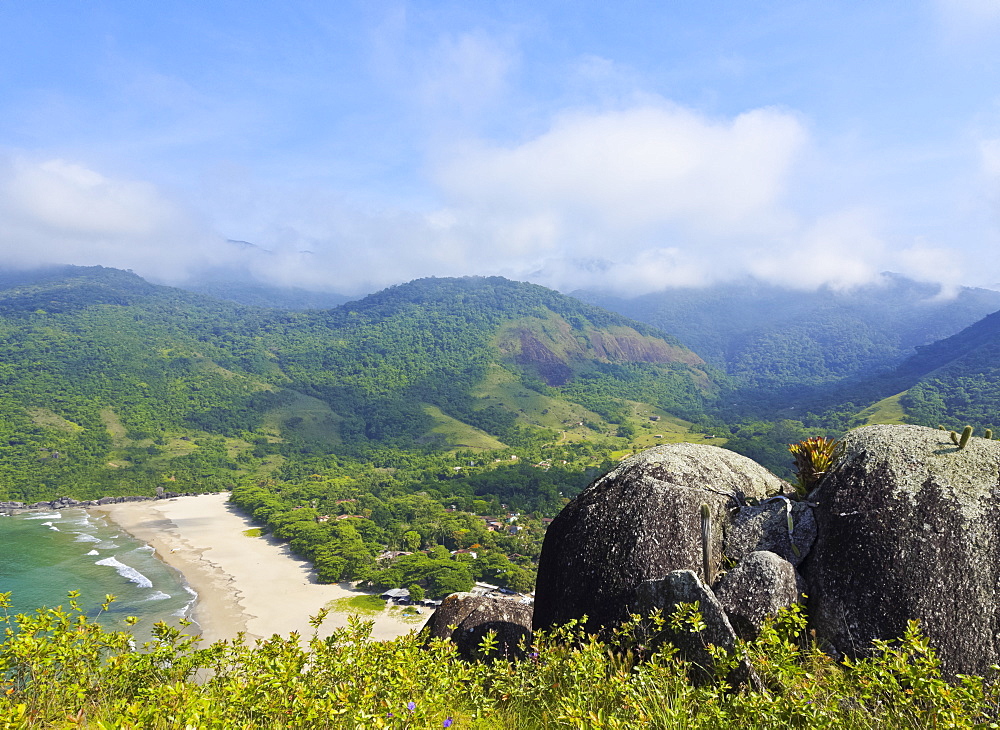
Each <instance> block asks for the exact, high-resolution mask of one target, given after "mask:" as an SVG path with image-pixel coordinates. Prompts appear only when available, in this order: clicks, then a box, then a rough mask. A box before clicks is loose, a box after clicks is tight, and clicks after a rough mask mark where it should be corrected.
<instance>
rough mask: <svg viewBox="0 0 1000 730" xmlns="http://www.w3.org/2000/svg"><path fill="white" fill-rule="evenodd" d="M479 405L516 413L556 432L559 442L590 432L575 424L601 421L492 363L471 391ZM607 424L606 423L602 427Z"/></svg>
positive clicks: (520, 418) (521, 420) (523, 420)
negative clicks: (498, 406)
mask: <svg viewBox="0 0 1000 730" xmlns="http://www.w3.org/2000/svg"><path fill="white" fill-rule="evenodd" d="M472 395H473V396H475V397H476V398H478V399H479V401H480V405H482V406H483V407H486V406H489V405H494V404H500V405H504V406H507V407H508V408H510V409H511V410H513V411H514V413H516V414H517V420H518V422H519V423H521V424H525V425H532V426H541V427H542V428H549V429H552V430H554V431H557V432H560V439H559V440H560V441H564V442H565V441H579V440H581V439H583V438H585V437H587V436H588V435H590V436H591V437H593V431H591V430H590V429H589V428H587V427H586V426H579V425H577V424H579V423H583V422H588V421H589V422H592V423H600V424H604V419H602V418H601V417H600V416H599V415H597V414H596V413H594V412H593V411H589V410H587V409H586V408H584V407H583V406H581V405H578V404H576V403H571V402H569V401H566V400H562V399H560V398H553V397H551V396H547V395H543V394H542V393H538V392H536V391H534V390H531V389H530V388H526V387H524V385H522V384H521V381H520V380H519V379H518V378H517V376H516V375H514V374H513V373H511V372H510V371H508V370H505V369H504V368H502V367H500V366H499V365H493V366H491V367H490V369H489V370H488V371H487V373H486V377H485V378H484V379H483V381H482V382H481V383H480V384H479V385H477V386H476V387H475V388H473V390H472ZM607 428H610V426H606V429H607Z"/></svg>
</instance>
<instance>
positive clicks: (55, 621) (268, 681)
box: [0, 594, 997, 730]
mask: <svg viewBox="0 0 1000 730" xmlns="http://www.w3.org/2000/svg"><path fill="white" fill-rule="evenodd" d="M0 597H3V594H0ZM6 603H7V602H6V598H5V597H3V600H0V606H4V605H6ZM322 618H323V617H322V616H320V617H317V618H316V619H314V625H316V626H318V625H319V623H320V622H321V620H322ZM0 620H2V621H3V622H4V623H5V624H6V638H5V641H4V643H3V644H2V645H0V728H36V727H38V728H41V727H58V728H67V727H87V728H98V729H101V730H110V729H111V728H135V729H138V728H184V727H193V728H220V729H221V728H278V727H282V728H284V727H296V728H444V727H454V728H490V729H491V730H497V729H498V728H535V727H539V728H541V727H587V728H633V727H641V726H649V727H655V728H722V727H734V726H740V725H742V726H745V727H752V728H788V727H801V728H816V727H820V728H822V727H830V728H833V727H837V728H840V727H849V728H850V727H857V728H875V727H901V728H946V727H956V728H966V727H968V728H979V727H982V728H986V727H997V724H996V722H995V718H996V712H997V693H996V690H995V689H994V687H993V686H992V685H991V684H989V683H987V682H986V681H984V679H982V678H979V677H961V678H959V680H958V681H957V682H954V683H949V682H947V681H945V680H944V679H942V677H941V675H940V668H939V665H938V662H937V659H936V657H935V656H934V652H933V650H932V649H931V648H930V647H929V646H928V644H927V641H926V639H924V638H923V637H922V636H921V635H920V633H919V631H918V630H917V627H916V626H911V627H910V628H909V630H908V631H907V632H906V635H905V636H903V637H902V638H901V639H900V641H898V642H895V643H893V644H891V645H890V644H882V645H880V646H879V647H878V649H877V651H876V655H875V656H874V657H872V658H871V659H867V660H864V661H857V662H845V663H838V662H836V661H834V660H832V659H830V658H829V657H827V656H826V655H824V654H822V653H821V652H819V651H818V650H817V649H816V648H815V647H814V646H813V645H812V644H810V643H809V642H806V641H803V630H804V624H805V622H804V619H803V617H802V615H801V613H800V612H799V611H798V610H791V611H789V612H787V613H785V614H783V615H782V616H780V617H779V618H778V620H776V621H774V622H772V623H771V624H769V625H768V626H767V627H765V629H764V630H763V631H762V633H761V636H760V638H759V639H758V640H757V641H755V642H753V643H749V644H741V645H740V646H739V647H738V649H737V651H736V652H735V653H734V654H733V655H732V656H726V655H725V654H722V653H719V652H716V654H717V655H718V658H719V661H718V664H717V666H718V671H719V676H720V677H724V676H726V675H727V674H728V671H729V670H730V669H731V668H732V667H733V666H735V665H736V664H737V663H739V662H741V661H745V662H748V663H749V665H750V666H751V667H753V669H754V671H755V673H756V678H757V680H758V681H757V682H755V686H756V687H757V688H756V689H753V690H751V689H748V688H733V687H730V686H728V685H727V684H726V683H725V682H724V681H723V680H721V679H718V680H716V681H715V682H710V683H707V684H701V685H697V686H695V685H693V684H691V683H690V682H689V681H688V679H687V677H688V674H689V669H690V667H688V666H687V665H686V664H685V663H684V662H683V661H682V660H681V659H679V658H678V657H677V656H676V654H675V652H674V651H673V650H672V649H671V648H669V647H666V648H662V649H660V650H657V651H653V650H652V649H651V648H650V646H648V645H646V644H643V643H642V642H643V640H644V638H643V637H649V636H650V635H652V634H651V632H650V630H649V627H650V619H640V617H635V619H634V620H633V621H632V622H631V623H630V624H627V625H626V626H624V627H622V628H621V629H620V630H619V631H618V632H617V634H616V636H615V638H614V639H613V642H612V643H613V644H614V647H615V648H614V649H612V648H611V646H610V645H609V644H606V643H603V642H601V641H598V640H597V639H596V638H594V637H592V636H587V635H586V634H585V633H584V632H583V630H582V628H581V627H580V626H579V625H572V624H571V625H568V626H564V627H562V628H560V629H558V630H557V631H554V632H552V633H551V634H543V635H540V636H538V637H537V638H536V641H535V643H534V645H533V646H531V647H529V648H528V656H529V658H528V659H527V660H525V661H522V662H519V663H512V662H508V661H503V660H498V661H493V662H484V663H481V664H468V663H465V662H462V661H460V660H458V659H457V658H456V655H455V652H454V649H453V647H452V646H451V645H450V644H448V643H446V642H441V641H437V642H434V643H433V644H432V645H431V646H430V648H429V649H422V648H420V642H419V641H418V640H417V638H416V637H414V636H412V635H411V636H407V637H402V638H400V639H396V640H394V641H390V642H379V641H374V640H372V639H371V624H370V623H366V622H363V621H360V620H358V619H352V620H351V622H350V624H349V625H348V626H347V627H345V628H343V629H339V630H337V631H335V632H334V633H333V635H331V636H329V637H326V638H319V637H317V636H314V637H312V638H311V639H309V640H304V639H303V638H301V637H299V636H297V635H295V634H292V635H291V636H288V637H279V636H274V637H272V638H271V639H268V640H264V641H258V642H257V643H256V645H255V646H253V647H245V646H243V645H242V644H240V643H239V642H217V643H215V644H212V645H211V646H208V647H204V648H199V647H198V644H197V640H195V639H193V638H191V637H189V636H186V635H184V634H183V633H181V632H180V631H179V630H177V629H173V628H170V627H167V626H165V625H158V626H157V627H156V629H155V631H154V640H153V641H152V642H150V643H148V644H146V645H145V646H142V647H138V648H134V647H133V646H132V644H131V636H130V634H128V633H127V632H124V631H105V630H104V629H102V628H101V627H100V626H98V625H97V624H95V623H94V622H92V621H89V620H87V619H86V617H85V616H83V614H82V612H81V611H80V609H79V606H78V605H77V604H76V602H75V599H73V600H71V602H70V608H69V609H68V610H64V609H62V608H55V609H45V610H39V611H37V612H36V613H35V614H32V615H19V616H15V617H13V618H11V617H8V616H7V615H6V614H4V616H3V618H2V619H0ZM652 621H653V623H654V628H655V622H656V621H660V622H661V624H662V619H657V618H656V617H654V618H653V619H652ZM654 633H655V632H654ZM490 641H491V638H490V637H487V640H486V641H485V642H484V644H485V645H484V646H482V647H481V650H482V652H483V655H484V656H489V655H490V653H491V647H490Z"/></svg>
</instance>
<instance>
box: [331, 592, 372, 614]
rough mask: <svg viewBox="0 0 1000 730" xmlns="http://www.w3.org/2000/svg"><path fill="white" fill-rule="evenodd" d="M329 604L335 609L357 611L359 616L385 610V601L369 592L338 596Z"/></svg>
mask: <svg viewBox="0 0 1000 730" xmlns="http://www.w3.org/2000/svg"><path fill="white" fill-rule="evenodd" d="M327 605H328V607H329V608H331V609H333V610H334V611H340V612H342V613H355V614H358V615H359V616H375V615H377V614H380V613H382V612H383V611H384V610H385V601H383V600H382V599H381V598H379V597H378V596H373V595H371V594H369V593H362V594H360V595H357V596H346V597H344V598H338V599H336V600H335V601H330V603H329V604H327Z"/></svg>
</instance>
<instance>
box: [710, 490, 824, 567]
mask: <svg viewBox="0 0 1000 730" xmlns="http://www.w3.org/2000/svg"><path fill="white" fill-rule="evenodd" d="M789 517H790V518H791V525H792V528H791V530H789V527H788V525H789ZM814 542H816V519H815V517H813V510H812V505H811V504H808V503H805V502H792V501H791V500H789V499H788V498H787V497H786V498H784V499H782V498H775V499H770V500H768V501H767V502H765V503H763V504H759V505H748V506H746V507H742V508H741V509H740V510H739V511H738V512H736V513H735V514H734V515H733V516H732V523H731V525H730V527H729V531H728V532H727V533H726V539H725V551H726V555H727V556H728V557H729V558H730V559H731V560H736V561H740V560H742V559H743V558H744V557H746V556H747V555H749V554H750V553H753V552H756V551H758V550H767V551H768V552H772V553H775V554H776V555H780V556H781V557H782V558H784V559H785V560H787V561H788V562H790V563H791V564H792V565H794V566H798V565H799V563H801V562H802V561H803V560H804V559H805V557H806V556H807V555H808V554H809V551H810V550H812V546H813V543H814Z"/></svg>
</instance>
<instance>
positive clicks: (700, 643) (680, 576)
mask: <svg viewBox="0 0 1000 730" xmlns="http://www.w3.org/2000/svg"><path fill="white" fill-rule="evenodd" d="M696 602H697V604H698V611H699V613H700V614H701V618H702V621H703V622H704V624H705V628H704V629H702V630H701V631H692V630H687V628H682V629H681V630H678V631H674V630H671V629H670V628H669V623H668V626H667V627H665V628H664V629H663V631H662V632H661V633H660V635H659V636H658V637H656V638H657V640H658V641H659V642H661V643H662V642H663V641H668V642H670V643H671V644H673V645H674V646H676V647H677V650H678V652H679V653H680V655H681V657H683V658H684V659H686V660H687V661H689V662H692V663H694V664H695V665H696V666H697V667H699V668H700V669H701V670H702V671H703V672H704V674H705V676H706V678H707V677H711V676H713V675H714V661H713V659H712V655H711V654H710V653H709V651H708V647H709V646H710V645H712V646H718V647H721V648H723V649H726V650H727V651H732V649H733V648H734V647H735V646H736V632H735V631H734V630H733V627H732V625H731V624H730V623H729V619H728V618H727V617H726V612H725V610H724V609H723V607H722V604H721V603H719V600H718V599H717V598H716V597H715V594H714V593H713V592H712V589H711V588H709V587H708V586H707V585H705V584H704V582H702V580H701V579H700V578H699V577H698V576H697V575H696V574H695V573H694V572H693V571H691V570H675V571H674V572H672V573H668V574H667V576H666V577H664V578H661V579H659V580H648V581H645V582H644V583H640V584H639V586H638V587H637V588H636V590H635V597H634V599H633V600H632V601H631V605H632V608H633V611H634V612H635V613H637V614H639V615H641V616H648V615H649V614H650V613H652V612H653V611H660V612H661V613H662V616H663V617H664V618H665V619H669V618H670V617H671V616H673V615H674V613H675V612H676V611H677V609H678V607H679V606H680V604H682V603H696Z"/></svg>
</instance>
